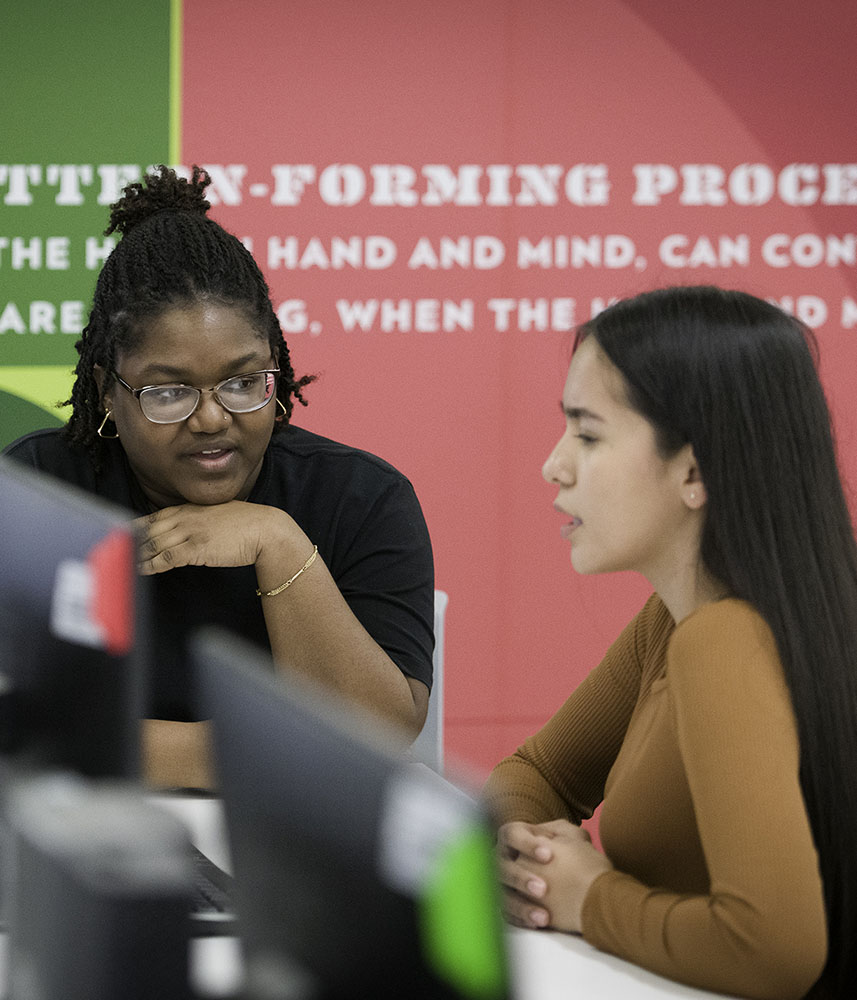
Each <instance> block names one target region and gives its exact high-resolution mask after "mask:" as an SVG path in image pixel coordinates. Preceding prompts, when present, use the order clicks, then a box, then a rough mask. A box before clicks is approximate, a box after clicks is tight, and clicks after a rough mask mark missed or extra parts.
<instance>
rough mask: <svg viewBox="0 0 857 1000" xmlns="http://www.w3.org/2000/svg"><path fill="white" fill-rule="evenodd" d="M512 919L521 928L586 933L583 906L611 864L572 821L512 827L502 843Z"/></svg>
mask: <svg viewBox="0 0 857 1000" xmlns="http://www.w3.org/2000/svg"><path fill="white" fill-rule="evenodd" d="M497 854H498V861H499V867H500V879H501V881H502V884H503V888H504V890H505V892H504V905H505V910H506V917H507V919H508V920H509V922H510V923H513V924H516V925H517V926H519V927H531V928H536V927H552V928H554V929H556V930H561V931H570V932H573V933H578V934H579V933H580V932H581V913H582V910H583V901H584V899H585V898H586V894H587V892H588V891H589V887H590V886H591V885H592V883H593V882H594V881H595V879H596V878H598V876H599V875H602V874H603V873H604V872H607V871H612V869H613V865H612V864H611V863H610V861H609V860H608V859H607V858H606V857H605V856H604V855H603V854H602V853H601V852H600V851H597V850H596V849H595V848H594V847H593V846H592V842H591V839H590V836H589V834H588V833H587V832H586V830H583V829H582V828H581V827H579V826H575V825H574V824H573V823H569V822H568V821H567V820H553V821H552V822H550V823H538V824H534V823H521V822H515V823H506V824H505V825H504V826H502V827H500V830H499V833H498V839H497Z"/></svg>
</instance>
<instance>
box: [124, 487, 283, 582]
mask: <svg viewBox="0 0 857 1000" xmlns="http://www.w3.org/2000/svg"><path fill="white" fill-rule="evenodd" d="M268 510H269V508H266V507H263V506H261V505H259V504H251V503H245V502H243V501H241V500H232V501H231V502H229V503H223V504H214V505H212V506H210V507H206V506H200V505H197V504H190V503H188V504H182V505H181V506H178V507H164V508H163V510H159V511H157V512H156V513H154V514H150V515H149V516H148V517H141V518H139V519H138V520H137V522H136V524H137V527H138V529H139V531H140V542H139V547H138V553H139V569H140V572H141V573H142V574H143V575H145V576H150V575H152V574H154V573H164V572H166V571H167V570H171V569H175V568H176V567H178V566H251V565H253V564H254V563H255V562H256V560H257V558H258V556H259V553H260V552H261V549H262V540H263V539H264V537H265V527H264V526H265V524H266V515H267V512H268Z"/></svg>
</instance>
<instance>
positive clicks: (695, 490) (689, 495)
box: [681, 444, 708, 510]
mask: <svg viewBox="0 0 857 1000" xmlns="http://www.w3.org/2000/svg"><path fill="white" fill-rule="evenodd" d="M681 455H682V484H681V498H682V500H683V501H684V503H685V504H686V506H688V507H689V508H690V509H691V510H699V509H700V508H702V507H704V506H705V504H706V503H707V502H708V493H707V492H706V489H705V483H703V481H702V476H701V475H700V473H699V463H698V462H697V461H696V455H694V453H693V448H692V447H691V446H690V445H689V444H687V445H685V446H684V448H682V451H681Z"/></svg>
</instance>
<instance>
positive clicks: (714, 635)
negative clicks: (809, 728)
mask: <svg viewBox="0 0 857 1000" xmlns="http://www.w3.org/2000/svg"><path fill="white" fill-rule="evenodd" d="M667 677H668V679H669V686H670V689H671V691H672V692H673V695H674V697H675V698H676V699H677V701H678V702H681V703H685V704H687V703H690V702H694V703H696V702H698V703H699V704H701V705H702V704H705V703H708V704H709V705H710V704H711V703H712V702H714V701H717V700H722V699H723V696H724V694H726V695H727V701H729V703H730V704H731V706H732V710H733V711H737V710H738V706H739V705H741V704H743V705H747V706H755V707H757V708H758V709H759V711H764V712H765V713H766V714H769V715H770V714H772V713H774V712H776V711H777V709H776V706H781V708H782V711H783V713H784V715H785V716H786V717H790V716H791V699H790V696H789V692H788V687H787V684H786V678H785V674H784V671H783V666H782V662H781V660H780V655H779V650H778V648H777V643H776V640H775V639H774V635H773V633H772V632H771V629H770V627H769V626H768V624H767V622H766V621H765V619H764V618H763V617H762V615H761V614H759V612H758V611H757V610H756V609H755V608H754V607H752V605H750V604H748V603H747V602H746V601H741V600H738V599H737V598H729V599H726V600H722V601H716V602H714V603H712V604H707V605H705V606H703V607H702V608H699V609H697V610H696V611H695V612H694V613H693V614H692V615H689V616H688V617H687V618H686V619H684V620H683V621H682V622H680V623H679V625H678V626H677V627H676V630H675V633H674V634H673V637H672V639H671V641H670V646H669V650H668V653H667Z"/></svg>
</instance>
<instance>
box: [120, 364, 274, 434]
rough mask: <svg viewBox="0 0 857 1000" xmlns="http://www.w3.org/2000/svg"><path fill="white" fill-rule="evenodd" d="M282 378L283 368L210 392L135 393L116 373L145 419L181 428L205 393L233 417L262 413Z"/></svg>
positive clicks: (182, 388) (160, 389) (163, 389)
mask: <svg viewBox="0 0 857 1000" xmlns="http://www.w3.org/2000/svg"><path fill="white" fill-rule="evenodd" d="M279 374H280V369H279V368H270V369H266V370H265V371H260V372H248V373H247V374H246V375H233V376H231V377H230V378H227V379H224V380H223V381H222V382H219V383H218V384H217V385H215V386H212V387H211V388H210V389H197V388H195V387H194V386H192V385H181V384H180V383H173V384H170V385H144V386H143V388H142V389H134V388H132V386H130V385H128V383H127V382H126V381H125V380H124V379H121V378H120V377H119V375H118V374H117V373H116V372H114V373H113V375H114V377H115V378H116V381H117V382H118V383H119V384H120V385H121V386H122V387H123V389H127V390H128V392H130V393H131V395H132V396H133V397H134V398H135V399H136V400H137V402H138V403H139V404H140V409H141V410H142V411H143V416H144V417H145V418H146V419H147V420H151V422H152V423H153V424H177V423H179V422H180V421H182V420H187V418H188V417H189V416H190V415H191V414H192V413H193V411H194V410H195V409H196V408H197V406H199V401H200V400H201V399H202V394H203V393H204V392H213V393H214V398H215V399H216V400H217V402H218V403H220V405H221V406H222V407H223V408H224V409H225V410H229V412H230V413H252V412H253V410H261V409H262V407H263V406H264V405H265V404H266V403H268V402H269V401H270V400H271V398H272V396H273V395H274V392H275V390H276V386H277V376H278V375H279Z"/></svg>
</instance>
